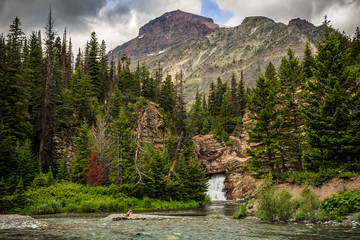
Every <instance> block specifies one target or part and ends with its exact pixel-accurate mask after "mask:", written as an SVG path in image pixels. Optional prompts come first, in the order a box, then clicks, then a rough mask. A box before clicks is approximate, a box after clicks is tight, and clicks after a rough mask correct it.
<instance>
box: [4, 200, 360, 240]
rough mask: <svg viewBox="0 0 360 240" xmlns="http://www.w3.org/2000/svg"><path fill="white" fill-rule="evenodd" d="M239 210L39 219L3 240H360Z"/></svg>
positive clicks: (348, 232) (344, 231)
mask: <svg viewBox="0 0 360 240" xmlns="http://www.w3.org/2000/svg"><path fill="white" fill-rule="evenodd" d="M235 209H236V206H235V205H227V204H221V203H217V204H212V205H207V206H202V207H199V208H196V209H186V210H171V211H156V212H146V213H145V214H155V215H165V216H181V218H177V219H161V220H133V221H116V222H111V221H103V220H102V219H103V218H104V217H106V216H108V215H110V214H109V213H101V214H98V213H97V214H57V215H48V216H35V218H37V219H39V220H42V221H45V222H47V223H48V226H47V227H45V228H43V229H26V230H17V229H12V230H0V239H168V240H170V239H173V240H174V239H217V240H226V239H271V240H272V239H360V227H357V228H352V227H341V226H321V225H313V224H296V223H290V224H268V223H264V222H261V221H257V220H251V219H242V220H235V219H232V218H231V216H232V214H233V213H234V211H235Z"/></svg>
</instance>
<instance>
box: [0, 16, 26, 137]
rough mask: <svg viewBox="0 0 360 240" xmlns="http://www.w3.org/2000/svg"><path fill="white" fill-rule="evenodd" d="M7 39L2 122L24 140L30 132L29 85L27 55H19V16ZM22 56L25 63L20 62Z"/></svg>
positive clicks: (20, 47)
mask: <svg viewBox="0 0 360 240" xmlns="http://www.w3.org/2000/svg"><path fill="white" fill-rule="evenodd" d="M7 37H8V39H7V43H6V55H5V56H6V58H5V59H6V60H5V61H6V62H5V64H4V72H3V77H2V79H1V81H2V82H1V85H2V89H1V90H2V92H1V100H0V101H1V106H0V113H1V120H2V121H4V124H6V125H8V127H9V128H10V129H11V131H12V134H14V136H16V137H17V138H19V139H25V138H27V137H30V136H31V133H32V126H31V123H30V115H29V111H28V106H29V100H30V94H29V92H30V88H31V85H30V82H29V79H28V78H27V77H28V72H29V70H28V69H29V66H28V65H29V64H28V56H25V55H23V54H22V50H23V47H24V40H25V39H24V33H23V32H22V30H21V22H20V20H19V18H18V17H16V18H15V19H14V21H13V23H12V24H11V25H10V33H9V34H8V36H7ZM25 57H26V59H27V62H26V64H25V63H23V62H22V59H23V58H25Z"/></svg>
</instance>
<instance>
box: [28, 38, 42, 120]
mask: <svg viewBox="0 0 360 240" xmlns="http://www.w3.org/2000/svg"><path fill="white" fill-rule="evenodd" d="M29 41H30V42H29V69H30V71H31V73H30V75H31V77H30V79H29V80H30V81H31V85H32V88H31V89H30V103H29V113H30V119H31V123H32V125H33V126H34V125H35V123H36V122H38V120H39V117H38V115H39V111H40V107H41V105H40V102H41V94H42V88H41V86H42V79H43V59H42V58H43V54H42V48H41V41H39V36H38V35H37V34H36V32H33V33H32V34H31V35H30V40H29Z"/></svg>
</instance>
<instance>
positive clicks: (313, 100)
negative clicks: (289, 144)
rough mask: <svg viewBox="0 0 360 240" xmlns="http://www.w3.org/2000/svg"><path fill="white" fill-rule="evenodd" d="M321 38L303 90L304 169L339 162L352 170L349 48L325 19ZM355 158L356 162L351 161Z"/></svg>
mask: <svg viewBox="0 0 360 240" xmlns="http://www.w3.org/2000/svg"><path fill="white" fill-rule="evenodd" d="M323 35H324V38H323V39H322V40H320V41H319V42H318V44H317V47H318V54H317V56H316V57H315V67H314V68H313V75H314V78H315V79H314V80H310V81H308V82H307V84H306V88H305V90H304V91H303V99H304V101H305V104H304V105H303V107H302V114H303V115H304V119H305V131H306V140H307V143H308V144H309V146H310V149H309V151H307V152H306V153H305V155H304V160H305V162H306V166H307V168H308V169H311V170H314V171H319V170H321V169H325V168H336V167H339V166H342V165H345V166H347V167H348V169H349V170H354V169H353V167H352V166H354V165H358V164H359V162H358V161H359V160H355V159H354V156H353V155H352V153H351V149H352V148H353V142H352V138H353V137H354V136H353V134H352V131H353V130H352V129H353V128H354V125H353V124H354V122H352V121H351V115H352V113H353V112H355V111H354V105H353V103H354V97H355V96H357V95H358V94H356V90H357V89H356V87H357V83H356V80H355V78H354V77H352V76H351V75H350V72H349V69H348V66H349V63H350V56H349V51H344V50H343V49H342V47H341V42H340V40H339V39H338V37H337V35H336V33H334V32H332V33H331V32H330V27H329V26H328V22H327V20H326V19H325V24H324V34H323ZM353 161H357V163H355V162H353Z"/></svg>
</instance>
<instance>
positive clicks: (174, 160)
mask: <svg viewBox="0 0 360 240" xmlns="http://www.w3.org/2000/svg"><path fill="white" fill-rule="evenodd" d="M182 138H183V133H181V135H180V137H179V141H178V144H177V146H176V150H175V156H174V159H173V162H172V164H171V167H170V170H169V173H168V176H167V179H168V180H169V179H170V177H171V173H172V171H173V170H174V168H175V164H176V161H177V158H178V154H179V151H180V147H181V142H182Z"/></svg>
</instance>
